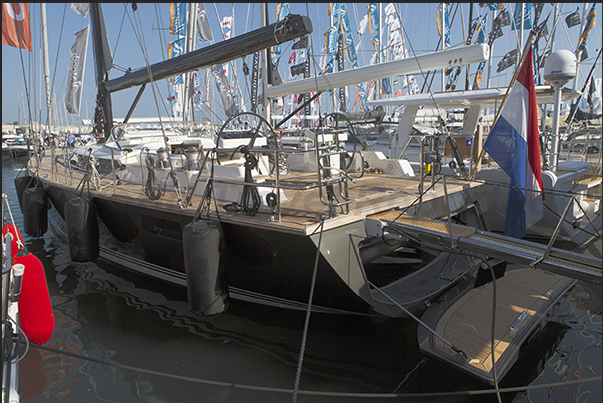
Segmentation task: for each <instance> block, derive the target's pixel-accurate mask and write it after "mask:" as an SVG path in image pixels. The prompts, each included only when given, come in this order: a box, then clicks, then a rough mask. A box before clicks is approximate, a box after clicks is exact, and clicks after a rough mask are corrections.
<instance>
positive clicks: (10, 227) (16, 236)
mask: <svg viewBox="0 0 603 403" xmlns="http://www.w3.org/2000/svg"><path fill="white" fill-rule="evenodd" d="M8 233H11V234H12V235H13V241H12V242H11V249H10V250H11V255H12V256H11V258H13V259H14V258H15V255H16V254H17V252H18V251H19V247H18V246H17V241H18V240H20V241H21V243H23V237H21V232H20V231H19V228H17V227H15V224H5V225H4V226H2V238H3V239H4V237H5V236H6V234H8Z"/></svg>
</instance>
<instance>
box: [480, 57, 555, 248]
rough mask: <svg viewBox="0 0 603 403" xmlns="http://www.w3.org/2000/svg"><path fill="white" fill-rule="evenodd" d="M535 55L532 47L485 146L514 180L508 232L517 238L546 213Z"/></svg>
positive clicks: (507, 224)
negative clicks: (535, 81) (535, 80)
mask: <svg viewBox="0 0 603 403" xmlns="http://www.w3.org/2000/svg"><path fill="white" fill-rule="evenodd" d="M532 58H533V56H532V48H531V47H530V50H529V51H528V54H527V56H526V58H525V60H524V62H523V65H522V66H521V70H520V71H519V74H518V75H517V81H516V82H515V84H513V88H511V92H510V93H509V97H508V99H507V103H506V104H505V105H504V107H503V110H502V112H501V114H500V116H499V118H498V120H497V121H496V123H495V125H494V127H493V128H492V130H491V132H490V134H489V135H488V139H487V140H486V143H485V144H484V149H485V150H486V151H487V152H488V153H489V154H490V156H491V157H492V159H493V160H494V161H496V163H497V164H498V165H499V166H500V167H501V168H502V169H503V170H504V171H505V172H506V173H507V175H509V177H510V179H511V181H510V185H511V188H510V189H509V199H508V202H507V215H506V221H505V235H508V236H512V237H515V238H523V237H524V236H525V235H526V230H527V229H528V228H529V227H530V226H532V225H533V224H535V223H536V222H537V221H538V220H540V219H541V218H542V214H543V202H542V200H543V198H544V194H542V193H541V192H542V175H541V170H540V143H539V141H538V138H539V132H538V110H537V107H538V106H537V104H536V91H535V88H534V70H533V67H532V66H533V63H532V61H533V60H532Z"/></svg>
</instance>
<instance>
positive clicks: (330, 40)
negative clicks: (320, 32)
mask: <svg viewBox="0 0 603 403" xmlns="http://www.w3.org/2000/svg"><path fill="white" fill-rule="evenodd" d="M338 33H339V31H338V29H337V28H336V27H331V28H329V30H328V31H327V43H326V51H325V53H326V54H328V55H331V56H335V54H336V53H337V34H338Z"/></svg>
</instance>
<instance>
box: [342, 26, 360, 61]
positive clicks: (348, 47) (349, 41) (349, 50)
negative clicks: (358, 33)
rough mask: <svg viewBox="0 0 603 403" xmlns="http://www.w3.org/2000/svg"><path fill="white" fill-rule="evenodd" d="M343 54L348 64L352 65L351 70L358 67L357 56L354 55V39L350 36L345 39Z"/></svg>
mask: <svg viewBox="0 0 603 403" xmlns="http://www.w3.org/2000/svg"><path fill="white" fill-rule="evenodd" d="M344 46H345V54H346V56H347V58H348V62H350V63H352V68H356V67H358V55H357V54H356V48H355V47H354V39H353V38H352V35H351V34H348V36H347V37H346V38H345V43H344Z"/></svg>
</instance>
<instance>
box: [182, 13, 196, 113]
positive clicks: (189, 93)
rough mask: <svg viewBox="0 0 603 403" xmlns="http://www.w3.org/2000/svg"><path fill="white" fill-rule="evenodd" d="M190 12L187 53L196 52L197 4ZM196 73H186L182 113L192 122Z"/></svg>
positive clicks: (187, 30)
mask: <svg viewBox="0 0 603 403" xmlns="http://www.w3.org/2000/svg"><path fill="white" fill-rule="evenodd" d="M188 7H189V10H188V27H187V29H186V33H187V38H186V52H187V53H189V52H192V51H193V50H195V35H196V24H195V19H196V17H197V4H196V3H190V4H189V6H188ZM194 74H195V73H194V72H193V73H190V72H189V73H186V78H185V80H184V82H185V86H184V93H185V94H186V98H185V100H184V102H183V108H184V111H183V113H182V118H183V119H184V120H192V119H189V115H190V116H192V115H193V102H192V101H193V90H194V88H193V87H194V79H195V76H194Z"/></svg>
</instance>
